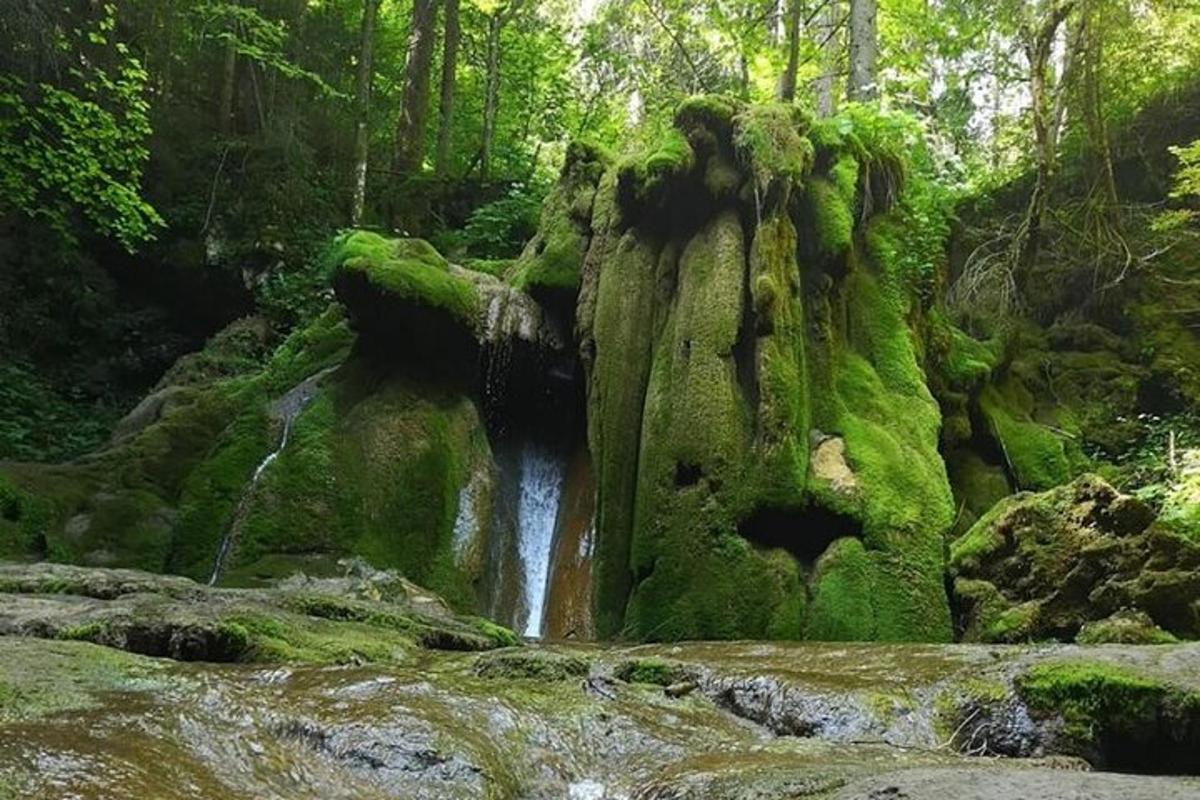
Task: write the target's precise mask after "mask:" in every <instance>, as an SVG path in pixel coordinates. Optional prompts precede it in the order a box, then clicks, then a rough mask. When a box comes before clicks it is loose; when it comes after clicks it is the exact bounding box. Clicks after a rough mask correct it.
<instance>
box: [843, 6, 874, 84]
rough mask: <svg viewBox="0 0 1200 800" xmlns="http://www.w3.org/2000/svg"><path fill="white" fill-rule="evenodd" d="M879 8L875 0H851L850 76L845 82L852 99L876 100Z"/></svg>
mask: <svg viewBox="0 0 1200 800" xmlns="http://www.w3.org/2000/svg"><path fill="white" fill-rule="evenodd" d="M876 12H877V9H876V4H875V0H850V80H849V83H848V84H847V86H846V96H847V97H848V98H849V99H850V100H859V101H868V100H873V99H875V97H876V95H877V94H878V87H877V86H876V84H875V79H876V73H875V61H876V55H877V51H878V43H877V41H876V35H875V17H876Z"/></svg>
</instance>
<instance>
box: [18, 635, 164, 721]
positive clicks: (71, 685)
mask: <svg viewBox="0 0 1200 800" xmlns="http://www.w3.org/2000/svg"><path fill="white" fill-rule="evenodd" d="M164 664H165V662H160V661H156V660H154V659H149V658H143V657H141V656H135V655H131V654H129V653H123V652H121V651H118V650H111V649H109V648H107V647H100V646H97V645H94V644H89V643H86V642H74V641H72V642H67V641H46V640H38V639H14V638H8V639H6V640H5V642H4V658H2V659H0V722H8V721H13V720H30V719H37V718H39V717H44V716H47V715H49V714H55V713H62V712H67V711H80V710H84V709H87V708H91V707H93V706H95V705H97V703H98V700H97V697H98V695H100V694H103V693H107V692H112V691H118V690H119V691H138V690H145V689H150V688H157V687H161V683H160V682H158V681H157V680H156V677H155V676H156V674H157V673H158V672H159V671H160V670H161V669H162V667H163V665H164Z"/></svg>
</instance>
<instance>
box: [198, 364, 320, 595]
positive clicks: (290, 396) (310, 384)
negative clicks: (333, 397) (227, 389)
mask: <svg viewBox="0 0 1200 800" xmlns="http://www.w3.org/2000/svg"><path fill="white" fill-rule="evenodd" d="M334 369H335V367H328V368H326V369H323V370H321V371H320V372H318V373H316V374H314V375H310V376H309V377H307V378H305V379H304V380H303V381H301V382H300V383H298V384H296V385H295V386H293V387H292V388H291V389H289V390H288V391H287V393H286V394H285V395H284V396H283V397H281V398H279V401H278V402H277V403H276V405H275V413H276V414H277V415H278V416H279V417H280V418H281V419H282V420H283V430H282V431H281V432H280V435H279V441H278V442H277V443H276V445H275V449H274V450H272V451H271V452H269V453H267V455H266V457H264V458H263V460H262V461H260V462H258V466H257V467H255V468H254V473H253V474H252V475H251V476H250V482H249V483H247V484H246V488H245V489H244V490H242V496H241V497H240V498H239V499H238V504H237V508H235V509H234V512H233V517H232V518H231V519H230V521H229V526H228V527H227V528H226V529H225V536H224V537H222V538H221V546H220V548H218V549H217V557H216V559H215V560H214V561H213V570H212V574H211V575H210V576H209V578H208V585H209V586H215V585H216V583H217V579H218V578H220V577H221V569H222V567H224V566H225V559H226V558H227V557H228V556H229V550H230V548H231V547H232V546H233V541H234V538H235V536H236V534H237V531H238V528H239V526H240V524H241V521H242V518H243V517H245V515H246V510H247V508H248V507H249V505H250V498H251V497H253V496H254V489H255V487H256V486H258V482H259V480H261V479H262V476H263V473H264V472H266V470H267V467H269V466H271V464H273V463H274V462H275V459H277V458H279V454H280V453H282V452H283V448H285V447H287V443H288V437H289V436H290V435H291V432H292V423H293V422H295V421H296V417H298V416H300V412H301V411H303V410H304V407H305V406H307V405H308V404H309V402H310V401H312V399H313V397H315V396H316V394H317V386H318V384H319V383H320V380H321V378H323V377H325V376H326V375H328V374H329V373H330V372H332V371H333V370H334Z"/></svg>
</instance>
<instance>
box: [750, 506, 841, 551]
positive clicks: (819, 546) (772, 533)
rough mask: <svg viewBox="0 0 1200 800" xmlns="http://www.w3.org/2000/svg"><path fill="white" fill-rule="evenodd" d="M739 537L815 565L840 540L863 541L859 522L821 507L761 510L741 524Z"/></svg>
mask: <svg viewBox="0 0 1200 800" xmlns="http://www.w3.org/2000/svg"><path fill="white" fill-rule="evenodd" d="M738 535H739V536H741V537H742V538H743V539H746V540H747V541H749V542H751V543H752V544H754V545H756V546H758V547H762V548H764V549H774V548H780V549H783V550H786V551H787V552H789V553H791V554H792V556H794V557H795V558H796V559H797V560H798V561H800V562H801V563H804V564H812V563H813V562H815V561H816V560H817V559H818V558H820V556H821V554H822V553H824V552H825V550H826V549H827V548H828V547H829V545H830V544H832V543H833V542H834V541H836V540H837V539H842V538H845V537H847V536H849V537H855V538H858V537H861V535H862V528H861V526H860V525H859V523H858V521H857V520H855V519H853V518H852V517H849V516H846V515H845V514H839V513H837V512H836V511H831V510H829V509H827V508H823V507H821V506H806V507H804V508H786V507H779V506H760V507H758V508H755V509H754V511H752V512H751V513H750V514H749V515H748V516H746V517H745V518H743V519H742V521H741V522H739V523H738Z"/></svg>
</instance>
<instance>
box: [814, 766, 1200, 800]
mask: <svg viewBox="0 0 1200 800" xmlns="http://www.w3.org/2000/svg"><path fill="white" fill-rule="evenodd" d="M947 798H953V800H1025V799H1026V798H1027V800H1196V799H1197V798H1200V781H1197V780H1194V779H1190V778H1176V777H1162V776H1150V775H1120V774H1115V773H1107V772H1069V771H1065V770H1057V769H1036V768H1035V769H988V768H970V767H960V768H943V769H936V768H935V769H927V768H916V769H909V770H902V771H898V772H892V773H888V774H886V775H877V776H875V777H871V778H867V779H865V780H860V781H855V782H854V783H852V784H850V785H849V786H846V787H845V788H843V789H842V790H841V791H839V792H838V793H837V794H835V795H834V800H946V799H947Z"/></svg>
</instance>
